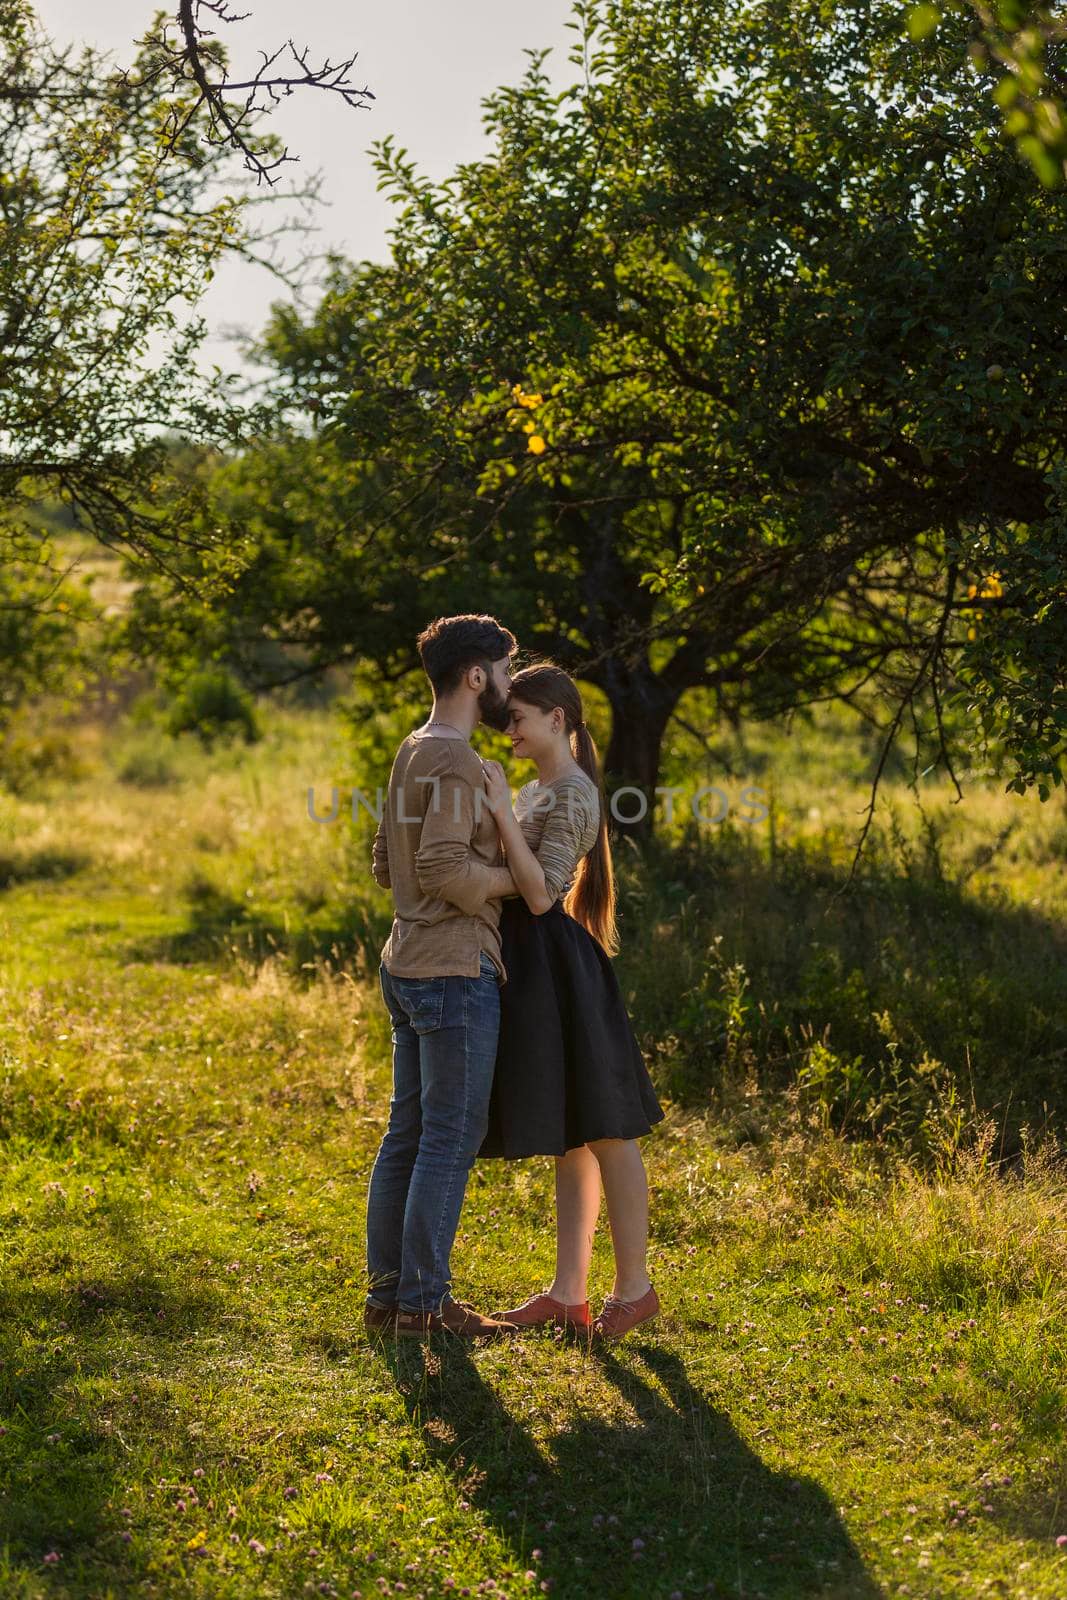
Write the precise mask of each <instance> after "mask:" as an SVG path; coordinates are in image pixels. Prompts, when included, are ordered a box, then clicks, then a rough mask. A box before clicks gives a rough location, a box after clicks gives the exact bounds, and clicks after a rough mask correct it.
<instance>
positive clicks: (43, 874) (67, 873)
mask: <svg viewBox="0 0 1067 1600" xmlns="http://www.w3.org/2000/svg"><path fill="white" fill-rule="evenodd" d="M91 865H92V858H91V857H90V856H86V855H79V854H78V853H77V852H76V851H74V850H31V851H29V852H28V853H27V854H26V855H23V856H9V855H4V854H3V853H0V890H3V889H13V888H15V887H16V885H17V884H20V883H35V882H39V881H40V880H41V879H47V878H52V879H55V880H59V879H61V878H73V877H74V875H75V874H76V873H78V872H83V871H84V870H85V869H86V868H87V867H89V866H91Z"/></svg>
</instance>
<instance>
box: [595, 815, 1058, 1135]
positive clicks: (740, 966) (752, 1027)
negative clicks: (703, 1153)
mask: <svg viewBox="0 0 1067 1600" xmlns="http://www.w3.org/2000/svg"><path fill="white" fill-rule="evenodd" d="M991 853H992V852H991ZM897 856H898V857H899V859H898V858H894V857H893V856H892V855H891V854H890V850H889V847H888V846H887V845H886V844H885V843H884V841H883V842H881V843H880V844H879V848H878V849H877V850H876V851H874V852H872V853H871V855H870V858H869V859H868V860H867V861H865V863H864V864H863V866H862V867H861V869H860V871H859V872H858V875H857V879H856V881H855V882H854V884H853V885H852V887H851V888H850V890H849V891H848V893H847V894H844V895H841V896H840V898H835V895H836V891H837V890H838V889H840V888H841V886H842V884H843V883H844V882H845V879H846V876H847V873H846V867H845V866H844V865H842V864H840V863H838V862H837V861H835V860H831V859H830V858H829V856H828V855H827V854H826V852H825V850H824V849H823V847H822V846H821V845H820V843H819V841H817V840H816V841H810V840H809V841H803V840H802V841H798V842H796V843H795V844H789V845H783V844H779V846H778V849H777V852H776V854H775V858H774V860H773V862H772V861H769V860H768V859H767V856H766V854H765V853H762V852H761V851H760V850H759V849H757V848H756V846H755V844H754V842H753V841H752V840H751V839H749V838H748V837H747V836H746V837H740V836H739V835H737V834H736V830H735V835H734V836H731V835H730V834H729V833H728V832H723V833H722V834H721V835H720V836H719V837H718V838H706V837H701V836H700V835H699V832H697V831H692V832H690V833H689V834H687V835H686V836H684V837H683V838H682V839H681V840H680V841H679V842H677V843H675V844H673V845H670V846H668V845H667V844H666V843H665V842H663V841H660V840H655V841H652V842H651V844H650V845H649V846H648V848H647V850H646V853H645V855H644V857H643V858H642V860H641V861H640V862H639V863H638V862H633V861H630V862H624V863H623V872H622V874H621V876H620V884H621V893H620V905H621V912H622V915H621V918H620V927H621V930H622V940H623V949H622V951H621V953H620V955H619V958H618V970H619V978H620V983H621V984H622V987H623V990H624V993H626V995H627V996H628V998H629V1001H630V1005H631V1015H632V1016H633V1018H634V1022H635V1025H636V1026H637V1028H638V1032H639V1036H643V1037H644V1039H645V1041H646V1043H647V1044H649V1045H651V1046H652V1047H654V1048H656V1050H657V1061H656V1071H657V1074H658V1081H659V1083H660V1086H661V1087H663V1088H664V1089H666V1090H667V1091H668V1092H669V1093H670V1095H671V1097H672V1098H673V1099H675V1100H676V1101H678V1102H679V1103H682V1104H689V1105H697V1104H702V1105H705V1106H706V1105H707V1103H708V1099H709V1095H711V1096H714V1095H715V1093H716V1092H717V1085H718V1083H719V1080H720V1078H721V1075H722V1065H723V1060H724V1057H725V1055H726V1054H727V1052H728V1050H732V1052H733V1055H734V1057H735V1059H736V1058H738V1057H739V1056H740V1055H741V1054H743V1053H747V1052H748V1051H751V1057H752V1060H753V1061H754V1063H755V1065H756V1069H757V1074H758V1077H759V1080H760V1084H761V1087H762V1088H763V1089H764V1090H767V1091H771V1092H773V1091H774V1089H775V1088H778V1087H781V1086H784V1085H785V1084H787V1083H790V1082H792V1081H793V1080H794V1079H795V1076H796V1073H797V1070H798V1068H799V1067H800V1066H801V1065H802V1064H803V1062H804V1061H805V1059H806V1057H807V1055H808V1052H809V1047H810V1046H811V1044H812V1042H813V1041H820V1042H823V1041H824V1042H825V1048H826V1050H828V1051H829V1052H832V1054H833V1057H834V1058H836V1060H837V1061H839V1062H840V1063H841V1066H840V1071H839V1073H838V1077H839V1079H840V1082H839V1083H831V1084H830V1086H829V1090H828V1093H829V1096H830V1100H829V1107H828V1108H829V1110H830V1112H831V1115H832V1117H833V1119H834V1120H835V1122H839V1123H840V1124H841V1125H842V1126H845V1125H847V1126H849V1127H851V1128H853V1129H855V1128H856V1125H857V1122H858V1121H860V1120H862V1118H863V1116H865V1114H866V1111H867V1109H868V1108H867V1106H866V1105H865V1104H864V1102H863V1100H862V1098H861V1099H860V1100H859V1101H857V1100H856V1098H855V1097H854V1096H853V1095H852V1093H851V1086H852V1083H853V1082H854V1081H855V1075H854V1073H853V1071H852V1065H853V1063H854V1062H855V1061H856V1058H857V1057H861V1058H862V1063H863V1077H864V1079H865V1090H864V1092H865V1094H866V1096H867V1099H868V1100H869V1101H870V1103H871V1105H874V1104H876V1103H877V1102H879V1101H880V1100H881V1099H883V1098H884V1097H885V1092H886V1091H887V1090H888V1091H889V1099H890V1101H893V1100H902V1099H904V1098H905V1097H906V1095H905V1090H904V1087H903V1085H904V1084H905V1083H906V1081H907V1080H908V1079H909V1078H910V1079H911V1080H913V1082H914V1085H915V1088H916V1090H917V1097H916V1099H915V1107H916V1109H917V1111H918V1113H919V1114H921V1112H922V1109H923V1108H922V1106H920V1105H919V1101H920V1100H922V1098H923V1096H924V1095H925V1093H926V1086H925V1084H924V1083H923V1082H922V1081H921V1080H922V1079H923V1078H924V1076H925V1075H926V1074H927V1073H928V1071H929V1066H928V1064H929V1062H933V1063H941V1064H942V1067H943V1069H944V1072H945V1073H946V1074H947V1075H948V1076H949V1077H951V1079H952V1080H953V1082H954V1084H955V1087H956V1090H957V1093H958V1097H959V1101H960V1103H961V1104H962V1106H963V1107H964V1108H965V1109H966V1110H968V1111H969V1110H970V1108H971V1105H972V1094H973V1099H974V1104H975V1106H976V1108H977V1110H978V1111H979V1112H981V1113H985V1114H988V1115H990V1116H993V1117H994V1118H995V1120H996V1121H998V1122H999V1123H1001V1124H1002V1125H1003V1127H1004V1130H1005V1140H1004V1149H1005V1151H1007V1152H1014V1151H1016V1150H1017V1149H1018V1147H1019V1138H1018V1134H1019V1128H1020V1125H1021V1123H1022V1122H1024V1121H1025V1122H1029V1123H1030V1125H1031V1126H1032V1127H1033V1128H1034V1129H1035V1130H1039V1129H1041V1128H1043V1127H1045V1126H1049V1127H1051V1128H1052V1129H1053V1130H1054V1131H1055V1130H1058V1129H1062V1130H1063V1131H1064V1132H1065V1133H1067V1101H1065V1099H1064V1095H1063V1088H1062V1085H1063V1074H1064V1070H1065V1068H1067V926H1065V925H1064V922H1063V920H1062V918H1057V917H1056V916H1055V915H1053V914H1052V910H1051V905H1050V906H1049V908H1048V909H1045V908H1042V907H1036V906H1035V907H1031V906H1028V905H1021V904H1017V903H1012V902H1009V901H1008V900H1007V898H1006V896H996V895H994V894H992V893H986V894H984V895H981V896H979V895H976V894H975V893H974V891H973V889H972V888H971V887H970V886H969V883H970V877H971V875H972V865H967V864H964V865H962V866H950V865H949V864H948V863H947V862H946V861H944V860H943V852H942V850H941V846H940V844H939V836H937V837H930V838H929V839H927V840H925V841H921V842H919V843H916V844H915V845H914V846H911V847H909V846H908V845H907V843H904V844H898V845H897ZM719 935H721V944H720V945H719V946H718V947H716V944H715V940H716V937H717V936H719ZM924 1060H925V1061H926V1062H927V1067H926V1068H923V1066H922V1063H923V1062H924ZM857 1113H858V1115H857ZM861 1131H866V1132H875V1133H878V1132H880V1131H882V1130H880V1129H878V1128H873V1129H869V1130H861ZM888 1131H890V1132H892V1130H891V1129H890V1130H888Z"/></svg>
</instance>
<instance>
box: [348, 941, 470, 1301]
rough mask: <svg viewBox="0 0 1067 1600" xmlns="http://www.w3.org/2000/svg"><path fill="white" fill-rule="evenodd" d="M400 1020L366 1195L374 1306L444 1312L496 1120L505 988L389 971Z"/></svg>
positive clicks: (381, 976)
mask: <svg viewBox="0 0 1067 1600" xmlns="http://www.w3.org/2000/svg"><path fill="white" fill-rule="evenodd" d="M378 980H379V983H380V984H381V990H382V998H383V999H384V1001H385V1003H386V1005H387V1007H388V1008H389V1015H390V1016H391V1018H392V1022H393V1096H392V1101H391V1102H390V1106H389V1125H388V1127H387V1128H386V1131H385V1137H384V1138H383V1140H382V1142H381V1146H380V1148H379V1150H378V1154H377V1157H376V1158H375V1162H374V1170H373V1171H372V1173H371V1179H370V1190H369V1192H368V1195H367V1270H368V1274H369V1278H370V1295H369V1299H370V1300H371V1301H372V1302H373V1303H375V1304H378V1305H391V1304H392V1303H393V1302H394V1301H395V1302H396V1304H397V1305H399V1306H400V1307H401V1309H402V1310H404V1311H435V1312H439V1311H440V1309H441V1305H442V1302H443V1301H444V1300H445V1299H446V1297H447V1296H448V1290H449V1286H450V1284H451V1275H450V1269H449V1257H450V1255H451V1252H452V1243H453V1240H454V1239H455V1237H456V1229H457V1228H458V1226H459V1214H460V1211H461V1210H462V1208H463V1196H464V1194H465V1192H466V1188H467V1178H468V1175H469V1173H470V1169H471V1167H472V1166H473V1165H474V1158H475V1156H476V1155H477V1154H478V1150H479V1148H480V1146H481V1143H482V1140H483V1139H484V1137H485V1131H486V1128H487V1126H488V1122H489V1095H490V1091H491V1089H492V1086H493V1068H494V1066H495V1063H496V1047H497V1036H498V1034H499V1032H500V987H499V984H498V983H497V974H496V968H495V967H494V966H493V963H492V962H491V961H490V959H489V957H488V956H487V955H486V954H485V953H484V952H483V954H482V959H481V972H480V974H479V976H478V977H477V978H464V977H461V976H458V975H457V976H455V977H451V976H450V977H447V978H400V977H393V976H391V975H390V974H389V973H388V972H387V971H386V969H385V966H384V965H382V966H380V967H379V970H378Z"/></svg>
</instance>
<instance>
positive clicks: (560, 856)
mask: <svg viewBox="0 0 1067 1600" xmlns="http://www.w3.org/2000/svg"><path fill="white" fill-rule="evenodd" d="M550 795H551V796H554V797H555V798H554V800H552V799H549V796H550ZM515 815H516V817H517V818H518V820H519V826H520V828H521V829H522V836H523V838H524V839H525V840H526V843H527V844H528V845H529V847H530V849H531V850H532V851H533V853H534V855H535V856H536V857H537V859H538V862H539V863H540V866H541V870H542V872H543V873H544V875H545V887H546V888H547V890H548V892H549V894H550V895H552V896H553V904H554V903H555V901H556V900H558V899H561V898H562V897H563V896H564V895H565V894H566V893H567V891H568V890H569V889H570V887H571V885H572V884H573V882H574V875H575V871H576V869H577V866H578V863H579V861H580V860H581V859H582V857H583V856H584V855H587V854H588V852H589V851H590V850H591V849H592V848H593V846H594V844H595V843H596V838H597V833H598V831H599V828H600V794H599V791H598V790H597V786H596V784H595V783H594V782H593V780H592V778H588V777H586V775H585V773H584V772H567V773H565V774H564V775H563V777H562V778H556V779H555V780H554V781H553V782H551V783H541V782H540V781H539V780H538V779H537V778H532V779H531V780H530V782H529V783H524V784H523V786H522V788H521V789H520V790H519V792H518V794H517V795H516V796H515Z"/></svg>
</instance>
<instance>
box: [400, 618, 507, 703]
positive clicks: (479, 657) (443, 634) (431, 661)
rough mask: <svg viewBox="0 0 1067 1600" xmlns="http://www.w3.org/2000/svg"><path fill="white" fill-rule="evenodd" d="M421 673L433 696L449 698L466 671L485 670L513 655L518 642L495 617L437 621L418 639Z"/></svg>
mask: <svg viewBox="0 0 1067 1600" xmlns="http://www.w3.org/2000/svg"><path fill="white" fill-rule="evenodd" d="M418 646H419V656H420V657H421V660H422V665H423V669H424V671H425V673H426V676H427V677H428V678H429V680H430V682H431V683H432V684H433V692H434V694H451V692H452V690H453V689H458V688H459V686H460V683H461V682H462V681H463V674H464V673H465V672H466V670H467V668H468V667H484V668H485V670H486V672H488V671H489V666H490V663H491V662H493V661H499V660H500V659H501V658H502V657H503V656H511V655H514V653H515V651H516V650H517V649H518V647H519V645H518V640H517V639H516V638H515V635H514V634H513V633H510V632H509V631H508V629H507V628H505V627H504V626H503V624H502V623H499V622H498V621H497V620H496V618H495V617H486V616H475V615H473V614H469V615H465V616H462V617H438V618H437V619H436V621H435V622H431V623H430V625H429V627H428V628H424V629H423V631H422V632H421V633H420V634H419V638H418Z"/></svg>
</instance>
